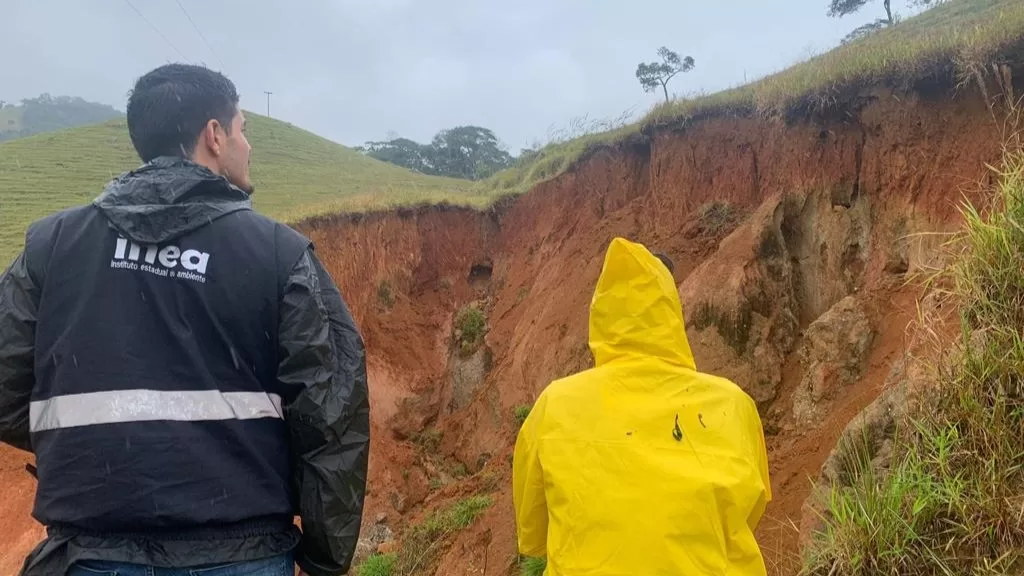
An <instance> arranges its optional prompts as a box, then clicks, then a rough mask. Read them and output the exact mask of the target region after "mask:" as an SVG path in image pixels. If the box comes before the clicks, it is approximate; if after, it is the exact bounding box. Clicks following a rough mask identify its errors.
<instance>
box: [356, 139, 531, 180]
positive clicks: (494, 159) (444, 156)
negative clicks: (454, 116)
mask: <svg viewBox="0 0 1024 576" xmlns="http://www.w3.org/2000/svg"><path fill="white" fill-rule="evenodd" d="M357 150H359V151H360V152H362V153H363V154H366V155H367V156H369V157H371V158H376V159H377V160H380V161H382V162H388V163H391V164H395V165H398V166H402V167H404V168H408V169H409V170H412V171H414V172H419V173H421V174H429V175H432V176H448V177H450V178H463V179H466V180H481V179H483V178H487V177H488V176H491V175H492V174H494V173H496V172H498V171H500V170H504V169H505V168H508V167H509V166H511V165H512V162H513V161H514V160H515V159H514V158H513V157H512V155H511V154H509V153H508V151H507V150H505V148H504V146H503V145H502V144H501V142H499V141H498V137H497V136H495V135H494V132H492V131H491V130H489V129H487V128H482V127H480V126H457V127H455V128H449V129H447V130H442V131H440V132H438V133H437V135H436V136H434V139H433V140H431V141H430V143H429V144H420V143H419V142H415V141H413V140H410V139H408V138H398V137H395V138H391V139H389V140H382V141H376V142H367V143H366V144H364V145H363V146H360V147H358V148H357Z"/></svg>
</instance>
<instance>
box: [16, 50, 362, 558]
mask: <svg viewBox="0 0 1024 576" xmlns="http://www.w3.org/2000/svg"><path fill="white" fill-rule="evenodd" d="M127 121H128V130H129V133H130V135H131V140H132V143H133V145H134V146H135V149H136V150H137V151H138V153H139V156H140V157H141V158H142V160H143V162H144V163H145V164H144V165H143V166H142V167H141V168H139V169H137V170H135V171H132V172H129V173H126V174H124V175H122V176H120V177H119V178H117V179H115V180H114V181H113V182H111V183H110V184H109V185H108V187H107V189H106V190H105V191H104V192H103V194H102V195H101V196H100V197H99V198H97V199H96V200H95V201H94V202H93V203H92V204H90V205H87V206H82V207H78V208H73V209H70V210H65V211H62V212H59V213H57V214H54V215H51V216H49V217H47V218H44V219H42V220H40V221H38V222H35V223H34V224H33V225H32V226H31V227H30V228H29V229H28V232H27V234H26V244H25V249H24V251H23V252H22V254H21V255H19V256H18V258H17V259H16V260H15V262H14V263H13V264H12V265H11V267H10V268H9V269H8V270H7V271H6V272H5V273H4V275H3V276H2V277H0V441H3V442H6V443H8V444H11V445H13V446H15V447H17V448H21V449H23V450H28V451H31V452H33V453H34V454H35V456H36V465H37V475H38V480H39V484H38V489H37V493H36V501H35V508H34V510H33V516H34V517H35V518H36V519H38V520H39V521H40V522H41V523H42V524H44V525H45V526H46V527H47V531H48V537H47V539H46V540H45V541H44V542H43V543H42V544H40V545H39V547H38V548H36V550H35V551H33V552H32V554H31V555H30V556H29V558H28V559H27V560H26V561H25V566H24V569H23V574H26V575H30V576H36V575H40V576H52V575H56V574H65V573H69V574H73V575H74V574H96V573H97V572H98V573H103V574H120V575H121V576H134V575H135V574H153V571H152V569H153V568H158V569H171V570H170V571H163V572H162V571H159V570H157V571H156V573H157V574H188V573H190V572H189V569H193V570H194V569H195V568H197V567H201V568H202V569H203V570H204V571H203V572H202V574H204V575H206V576H220V575H222V574H224V575H227V574H231V575H248V574H254V575H255V574H259V575H261V576H278V575H284V574H289V575H290V574H292V573H293V571H294V565H293V560H294V562H296V563H298V565H299V567H300V568H301V569H302V570H303V571H304V572H305V573H307V574H309V575H311V576H334V575H339V574H344V573H346V572H347V571H348V569H349V566H350V563H351V559H352V554H353V552H354V549H355V546H356V540H357V538H358V535H359V526H360V521H361V518H362V510H363V498H364V494H365V485H366V473H367V460H368V451H369V431H370V423H369V402H368V397H367V388H366V367H365V358H364V350H363V343H362V340H361V338H360V336H359V333H358V332H357V329H356V326H355V325H354V323H353V320H352V317H351V316H350V314H349V311H348V309H347V308H346V305H345V303H344V302H343V300H342V298H341V295H340V294H339V292H338V289H337V288H336V287H335V285H334V283H333V282H332V280H331V278H330V276H329V275H328V274H327V272H326V271H325V270H324V268H323V266H322V265H321V263H320V261H319V260H318V259H317V257H316V256H315V255H314V253H313V248H312V246H311V243H310V241H309V240H307V239H306V238H304V237H303V236H301V235H300V234H299V233H297V232H296V231H294V230H292V229H291V228H289V227H287V226H284V225H282V224H279V223H277V222H274V221H272V220H270V219H267V218H264V217H263V216H260V215H258V214H256V213H255V212H253V210H252V208H251V203H250V194H251V193H252V191H253V187H252V183H251V181H250V179H249V157H250V151H251V149H250V146H249V143H248V142H247V140H246V137H245V119H244V118H243V115H242V113H241V111H240V109H239V108H238V95H237V93H236V91H235V87H234V85H233V84H232V83H231V81H230V80H228V79H227V78H225V77H224V76H222V75H221V74H219V73H216V72H212V71H210V70H207V69H206V68H202V67H198V66H185V65H176V64H175V65H167V66H163V67H161V68H157V69H156V70H154V71H152V72H150V73H149V74H146V75H145V76H143V77H142V78H141V79H139V81H138V83H137V84H136V85H135V88H134V90H133V92H132V94H131V96H130V98H129V101H128V111H127ZM296 515H298V516H299V517H300V519H301V526H302V530H301V533H300V532H299V530H298V528H296V527H295V525H294V517H295V516H296Z"/></svg>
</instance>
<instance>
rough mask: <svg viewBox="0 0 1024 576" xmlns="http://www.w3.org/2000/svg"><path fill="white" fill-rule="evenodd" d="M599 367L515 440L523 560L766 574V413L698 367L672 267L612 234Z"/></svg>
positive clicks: (556, 569) (674, 575)
mask: <svg viewBox="0 0 1024 576" xmlns="http://www.w3.org/2000/svg"><path fill="white" fill-rule="evenodd" d="M590 347H591V350H592V351H593V353H594V358H595V360H596V367H595V368H594V369H592V370H588V371H586V372H583V373H580V374H577V375H575V376H570V377H568V378H566V379H563V380H559V381H556V382H554V383H552V384H551V385H550V386H549V387H548V388H547V389H546V390H545V391H544V392H543V393H542V394H541V395H540V398H539V399H538V400H537V402H536V404H535V405H534V407H533V410H532V411H531V412H530V415H529V417H528V418H527V419H526V422H525V423H524V424H523V427H522V430H521V431H520V433H519V438H518V441H517V443H516V449H515V460H514V467H513V485H514V486H513V499H514V503H515V513H516V525H517V532H518V538H519V550H520V553H521V554H523V555H526V556H533V557H547V559H548V568H547V572H546V574H547V576H669V575H671V576H684V575H685V576H704V575H722V576H724V575H736V576H739V575H742V576H755V575H763V574H765V567H764V561H763V560H762V557H761V553H760V550H759V548H758V546H757V543H756V542H755V540H754V535H753V532H754V528H755V527H756V526H757V524H758V522H759V521H760V519H761V515H762V514H763V513H764V510H765V506H766V505H767V503H768V501H769V500H770V499H771V488H770V485H769V481H768V462H767V456H766V452H765V444H764V435H763V432H762V429H761V421H760V418H759V417H758V414H757V409H756V407H755V405H754V403H753V401H752V400H751V398H750V397H749V396H747V394H746V393H744V392H743V391H742V390H741V389H740V388H739V387H737V386H736V385H735V384H733V383H732V382H730V381H728V380H725V379H722V378H717V377H714V376H710V375H707V374H701V373H699V372H697V370H696V366H695V364H694V360H693V354H692V353H691V351H690V345H689V343H688V342H687V339H686V330H685V328H684V322H683V312H682V307H681V305H680V302H679V294H678V292H677V289H676V285H675V282H674V281H673V279H672V276H671V274H670V273H669V271H668V269H667V268H665V266H664V265H663V264H662V263H661V262H660V261H659V260H658V259H657V258H656V257H654V256H653V255H652V254H651V253H650V252H648V251H647V250H646V249H645V248H644V247H643V246H641V245H639V244H634V243H632V242H628V241H626V240H622V239H615V240H614V241H613V242H612V244H611V246H610V248H609V249H608V253H607V255H606V258H605V262H604V269H603V271H602V273H601V278H600V280H599V281H598V285H597V290H596V292H595V294H594V298H593V302H592V304H591V308H590Z"/></svg>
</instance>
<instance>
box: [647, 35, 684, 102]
mask: <svg viewBox="0 0 1024 576" xmlns="http://www.w3.org/2000/svg"><path fill="white" fill-rule="evenodd" d="M658 56H661V62H647V63H643V62H641V63H640V64H639V65H637V67H636V78H637V80H639V81H640V85H641V86H643V88H644V92H654V91H655V90H657V89H658V87H659V86H660V87H661V89H662V90H664V91H665V101H666V102H668V82H669V80H671V79H673V78H675V77H676V75H677V74H679V73H680V72H689V71H690V70H693V66H694V60H693V57H692V56H687V57H685V58H680V57H679V54H678V53H676V52H673V51H671V50H669V49H668V48H666V47H664V46H662V47H661V48H658Z"/></svg>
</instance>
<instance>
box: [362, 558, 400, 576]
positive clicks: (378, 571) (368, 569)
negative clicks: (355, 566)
mask: <svg viewBox="0 0 1024 576" xmlns="http://www.w3.org/2000/svg"><path fill="white" fill-rule="evenodd" d="M397 561H398V556H397V555H396V554H374V555H372V556H370V557H369V558H367V559H366V561H365V562H363V563H362V564H361V565H360V566H359V570H358V571H357V572H356V573H357V574H358V575H359V576H392V575H393V574H394V570H395V563H396V562H397Z"/></svg>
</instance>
